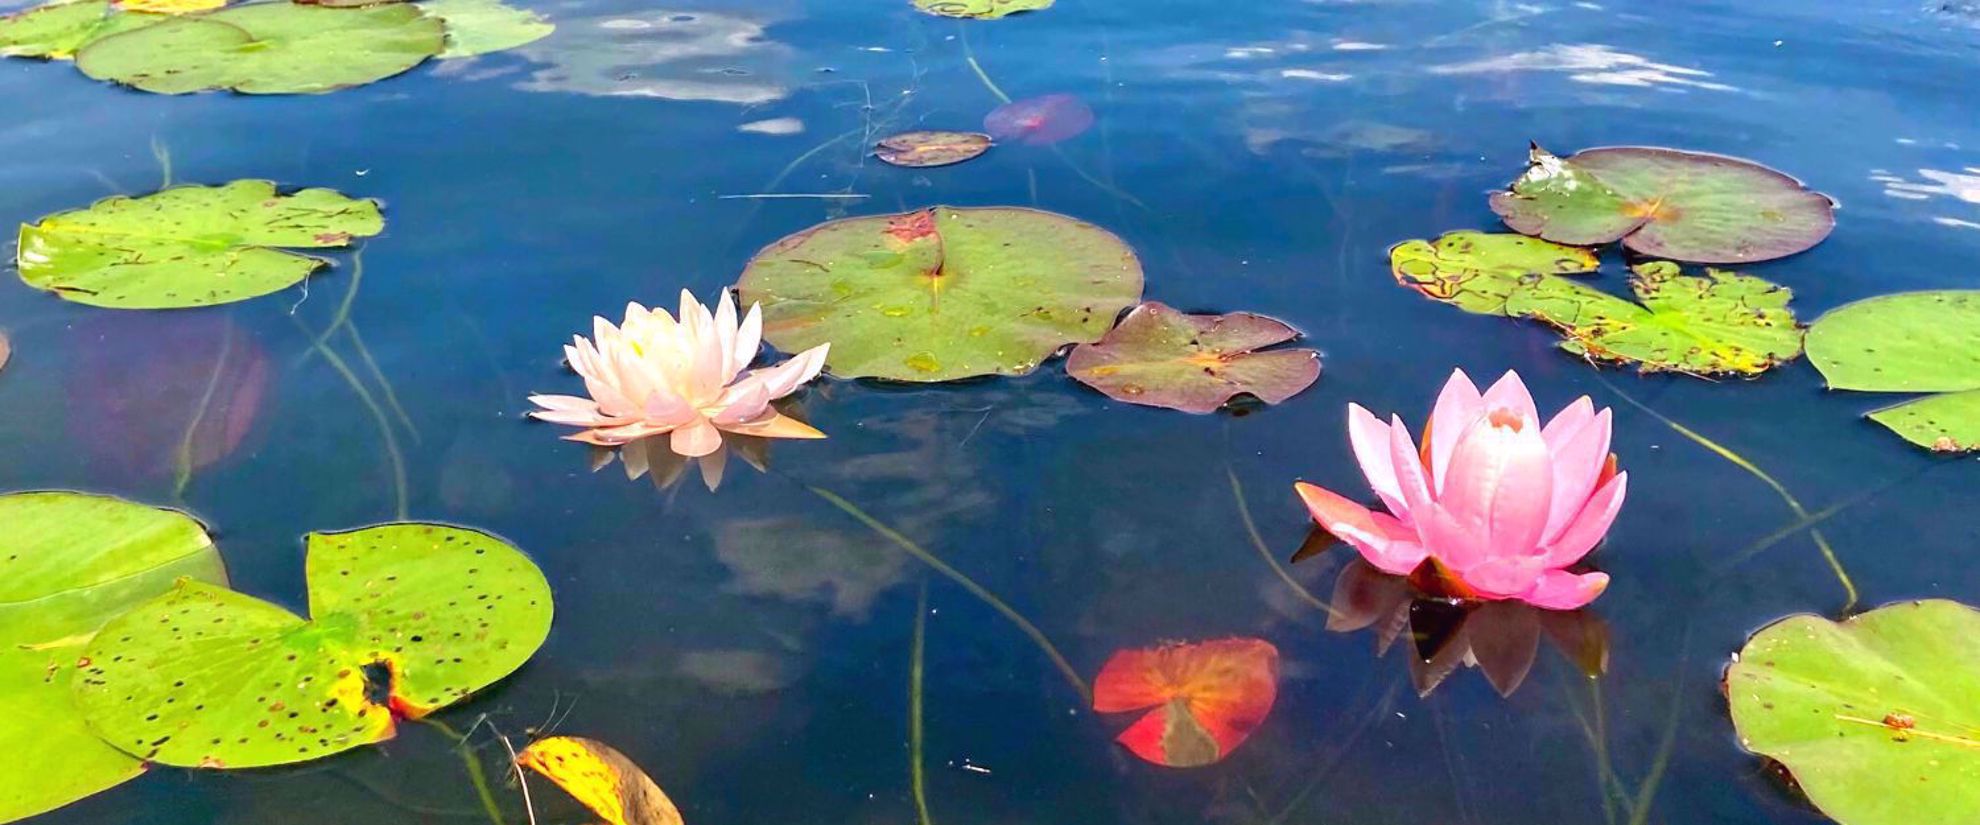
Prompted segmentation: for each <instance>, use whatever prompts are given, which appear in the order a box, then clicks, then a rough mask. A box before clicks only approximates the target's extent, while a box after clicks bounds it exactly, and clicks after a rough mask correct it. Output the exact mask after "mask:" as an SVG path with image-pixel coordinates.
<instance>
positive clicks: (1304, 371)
mask: <svg viewBox="0 0 1980 825" xmlns="http://www.w3.org/2000/svg"><path fill="white" fill-rule="evenodd" d="M1297 337H1299V331H1298V330H1296V329H1293V328H1292V327H1290V326H1288V325H1287V324H1286V323H1285V322H1284V321H1280V320H1278V319H1276V318H1268V317H1266V316H1263V315H1256V314H1253V313H1249V312H1233V313H1230V314H1229V315H1185V314H1183V313H1181V312H1177V311H1176V310H1174V309H1172V308H1170V307H1168V306H1167V305H1165V304H1161V303H1158V302H1155V301H1150V302H1148V303H1145V304H1142V305H1141V306H1138V307H1135V308H1134V311H1132V312H1129V313H1128V315H1127V317H1126V318H1124V319H1122V320H1121V323H1120V326H1117V327H1114V329H1113V330H1112V331H1111V332H1108V333H1107V335H1106V337H1104V338H1101V339H1100V340H1099V341H1098V342H1096V343H1092V344H1080V345H1079V346H1077V347H1074V348H1073V351H1072V355H1070V356H1068V357H1067V358H1066V372H1067V373H1068V374H1070V375H1071V376H1072V377H1073V379H1074V380H1077V381H1078V382H1080V383H1082V384H1085V385H1087V386H1089V387H1092V388H1094V389H1096V390H1099V391H1101V392H1103V393H1106V394H1107V396H1108V397H1109V398H1112V399H1114V400H1116V401H1125V402H1127V403H1130V404H1144V405H1147V406H1150V407H1167V408H1169V409H1172V410H1182V411H1183V412H1192V413H1208V412H1215V411H1216V410H1217V408H1219V407H1222V406H1223V405H1224V404H1225V403H1226V402H1228V401H1230V400H1231V399H1232V398H1235V397H1237V396H1239V395H1242V394H1246V393H1249V394H1251V395H1254V396H1257V397H1258V399H1259V400H1261V401H1264V402H1265V403H1267V404H1277V403H1279V402H1281V401H1284V400H1286V399H1288V398H1291V397H1293V396H1295V395H1298V394H1299V393H1300V391H1302V390H1305V389H1306V388H1307V387H1310V386H1312V385H1313V382H1314V381H1315V380H1318V379H1319V378H1320V353H1318V352H1315V351H1313V350H1310V349H1281V350H1272V351H1269V352H1258V350H1259V349H1262V348H1264V347H1269V346H1271V345H1273V344H1280V343H1284V342H1286V341H1290V340H1293V339H1294V338H1297Z"/></svg>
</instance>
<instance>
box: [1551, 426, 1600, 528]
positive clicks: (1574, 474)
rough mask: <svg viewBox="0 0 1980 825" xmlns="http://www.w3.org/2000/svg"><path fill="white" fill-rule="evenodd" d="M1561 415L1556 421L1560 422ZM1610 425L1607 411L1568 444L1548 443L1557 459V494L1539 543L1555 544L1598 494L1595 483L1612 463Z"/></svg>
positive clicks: (1555, 484)
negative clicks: (1605, 467) (1608, 464)
mask: <svg viewBox="0 0 1980 825" xmlns="http://www.w3.org/2000/svg"><path fill="white" fill-rule="evenodd" d="M1565 415H1567V413H1562V414H1561V416H1565ZM1561 416H1556V417H1555V419H1554V420H1556V421H1559V420H1560V418H1561ZM1610 426H1611V425H1610V415H1609V411H1608V410H1606V409H1605V410H1602V411H1601V412H1600V413H1597V414H1595V415H1594V416H1593V417H1592V419H1591V420H1590V421H1588V422H1587V423H1586V424H1585V425H1584V426H1582V427H1580V428H1579V429H1578V430H1577V431H1576V432H1575V433H1574V435H1573V437H1571V438H1569V439H1567V440H1566V442H1565V443H1563V442H1561V441H1549V442H1548V445H1549V446H1548V449H1549V450H1550V451H1551V452H1552V453H1553V456H1554V459H1553V460H1554V495H1553V501H1552V502H1551V503H1550V504H1549V505H1548V508H1547V529H1546V531H1544V532H1543V533H1542V534H1541V538H1540V541H1542V542H1544V543H1551V542H1553V541H1554V540H1555V539H1557V538H1558V537H1559V536H1560V534H1561V531H1563V530H1566V529H1567V526H1568V522H1569V521H1570V520H1572V519H1573V518H1574V517H1575V515H1576V514H1578V513H1580V512H1581V511H1582V509H1583V508H1584V507H1585V506H1587V504H1588V496H1589V494H1591V493H1593V492H1595V483H1596V482H1598V481H1600V480H1601V478H1602V468H1603V466H1604V465H1606V464H1607V463H1608V461H1609V437H1610Z"/></svg>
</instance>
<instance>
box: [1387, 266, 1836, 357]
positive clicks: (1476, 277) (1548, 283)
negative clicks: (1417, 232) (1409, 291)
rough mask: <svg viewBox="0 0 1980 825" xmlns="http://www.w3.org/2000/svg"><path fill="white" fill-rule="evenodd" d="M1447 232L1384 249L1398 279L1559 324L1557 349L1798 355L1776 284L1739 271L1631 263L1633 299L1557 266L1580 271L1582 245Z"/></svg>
mask: <svg viewBox="0 0 1980 825" xmlns="http://www.w3.org/2000/svg"><path fill="white" fill-rule="evenodd" d="M1504 237H1506V236H1496V235H1481V234H1478V233H1468V232H1454V233H1451V234H1449V235H1446V236H1445V237H1444V238H1441V239H1439V240H1438V242H1437V243H1436V244H1429V243H1426V242H1424V241H1406V242H1404V243H1401V244H1397V245H1396V246H1395V247H1394V248H1392V249H1391V250H1390V264H1391V267H1392V269H1393V271H1394V273H1395V276H1396V280H1397V281H1398V282H1400V283H1402V284H1403V285H1405V286H1409V287H1412V288H1415V289H1416V290H1417V291H1419V292H1421V293H1423V294H1424V295H1427V296H1429V297H1431V298H1435V299H1437V300H1440V301H1443V302H1445V303H1448V304H1452V305H1454V306H1457V307H1458V308H1460V309H1463V310H1465V311H1467V312H1473V313H1479V314H1487V315H1504V316H1507V317H1512V318H1533V319H1536V320H1539V321H1543V322H1545V323H1547V324H1548V325H1550V326H1552V327H1554V328H1555V329H1557V330H1559V331H1560V333H1561V334H1562V335H1563V336H1564V337H1565V338H1566V340H1564V341H1562V342H1561V348H1562V349H1565V350H1567V351H1569V352H1572V353H1574V354H1576V355H1581V356H1584V357H1587V358H1591V359H1595V360H1601V361H1614V362H1621V363H1633V364H1636V365H1637V368H1638V369H1639V370H1641V371H1643V372H1681V373H1685V374H1688V375H1757V374H1759V373H1762V372H1765V371H1767V370H1769V369H1772V368H1773V367H1774V366H1776V365H1778V364H1781V363H1783V362H1786V361H1790V360H1793V359H1794V358H1795V357H1797V356H1799V355H1800V354H1801V328H1800V327H1799V326H1798V325H1797V324H1796V322H1795V319H1794V314H1793V312H1792V311H1790V310H1789V309H1788V307H1787V304H1788V300H1789V298H1791V297H1792V296H1793V293H1791V292H1789V291H1788V290H1787V289H1786V288H1785V287H1782V286H1780V285H1778V284H1774V283H1772V282H1769V281H1766V280H1763V279H1760V278H1756V277H1753V276H1751V275H1743V274H1740V273H1737V272H1728V271H1723V270H1717V269H1708V270H1706V274H1705V275H1704V276H1703V277H1698V276H1690V275H1684V274H1682V273H1681V272H1680V271H1679V269H1678V266H1677V264H1674V263H1671V262H1669V261H1648V262H1645V263H1641V264H1637V265H1636V266H1635V267H1633V268H1632V277H1631V278H1630V288H1631V290H1632V291H1634V292H1635V294H1636V297H1637V299H1638V300H1639V301H1641V303H1640V304H1638V303H1632V302H1630V301H1627V300H1624V299H1622V298H1619V297H1616V296H1614V295H1610V294H1609V293H1606V292H1603V291H1601V290H1598V289H1595V288H1593V287H1590V286H1586V285H1584V284H1581V283H1577V282H1575V281H1574V280H1571V279H1568V278H1565V277H1562V276H1561V275H1559V274H1555V273H1578V272H1586V271H1588V270H1589V269H1591V268H1593V266H1594V263H1595V261H1594V257H1593V256H1592V255H1589V254H1588V253H1587V252H1586V250H1576V249H1573V248H1572V247H1565V246H1560V245H1557V244H1551V243H1547V242H1545V241H1534V240H1533V239H1525V240H1526V241H1527V242H1526V243H1524V244H1520V243H1513V242H1508V241H1504V240H1501V239H1502V238H1504Z"/></svg>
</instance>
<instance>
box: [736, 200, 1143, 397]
mask: <svg viewBox="0 0 1980 825" xmlns="http://www.w3.org/2000/svg"><path fill="white" fill-rule="evenodd" d="M737 286H738V289H739V290H740V292H741V293H742V301H743V303H744V304H750V303H758V302H760V303H761V304H762V305H763V337H764V338H765V339H766V340H768V341H769V342H770V343H771V344H773V345H775V346H776V347H777V348H778V349H781V350H784V351H786V352H799V351H802V350H805V349H809V348H811V347H813V346H817V345H819V344H824V343H827V342H830V343H831V345H832V351H831V354H830V355H829V356H827V360H826V362H825V364H826V367H827V368H828V369H830V370H831V371H832V373H833V374H834V375H838V376H840V377H844V378H859V377H872V378H887V379H892V380H896V381H950V380H954V379H958V378H969V377H971V376H977V375H1023V374H1025V373H1028V372H1030V371H1031V370H1033V369H1035V368H1036V367H1037V366H1038V364H1039V362H1041V361H1043V360H1044V359H1046V358H1047V357H1050V356H1051V355H1052V353H1053V352H1055V351H1057V350H1058V349H1059V348H1060V347H1062V346H1065V345H1067V344H1073V343H1083V342H1087V341H1094V340H1098V339H1099V338H1100V336H1102V335H1104V334H1106V332H1107V330H1108V329H1109V328H1111V327H1112V326H1113V323H1114V318H1115V316H1117V315H1119V314H1120V311H1121V310H1123V309H1125V308H1127V307H1128V306H1130V305H1132V304H1134V303H1135V302H1136V301H1139V300H1140V299H1141V262H1140V261H1138V260H1136V259H1135V256H1134V250H1132V249H1129V248H1128V246H1127V244H1125V243H1122V242H1121V239H1120V238H1117V237H1115V236H1114V235H1113V233H1111V232H1108V231H1106V230H1104V229H1101V228H1100V227H1097V226H1094V225H1092V224H1089V223H1084V222H1081V221H1076V220H1073V219H1072V218H1068V217H1066V216H1064V215H1056V214H1053V213H1050V212H1040V211H1037V210H1033V209H1019V208H1016V207H991V208H984V209H958V208H954V207H947V206H937V207H931V208H928V209H921V210H916V211H914V212H907V213H903V214H898V215H876V216H872V217H863V218H849V219H846V220H840V221H831V222H828V223H824V224H820V225H818V226H814V227H812V228H810V229H806V230H804V231H802V232H799V233H797V234H795V235H791V236H789V237H787V238H784V239H783V240H780V241H777V242H776V243H773V244H771V245H769V246H768V247H765V248H764V249H763V251H761V252H758V253H757V254H756V257H754V258H752V259H750V262H749V267H748V268H747V269H745V270H744V271H743V274H742V280H741V282H740V283H739V284H738V285H737Z"/></svg>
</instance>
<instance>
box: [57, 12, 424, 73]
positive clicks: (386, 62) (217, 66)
mask: <svg viewBox="0 0 1980 825" xmlns="http://www.w3.org/2000/svg"><path fill="white" fill-rule="evenodd" d="M445 48H446V27H445V26H444V24H442V23H441V20H440V18H439V17H436V16H429V15H427V14H426V13H424V12H422V11H421V10H420V9H419V7H417V6H414V5H412V4H409V3H388V4H385V5H378V6H365V7H362V8H338V7H331V6H314V5H310V6H306V5H298V4H296V3H283V2H267V3H249V4H247V5H242V6H234V7H231V8H224V9H220V10H218V11H214V12H209V13H206V14H198V15H187V16H183V17H175V18H172V19H171V20H167V21H164V22H161V23H158V24H156V25H152V26H145V27H143V28H140V29H136V30H134V31H128V32H124V33H122V34H117V35H113V36H110V37H104V38H100V39H97V40H95V41H93V42H91V43H90V44H89V45H87V46H85V47H84V48H83V49H82V51H79V52H77V53H76V68H78V69H81V70H82V72H83V74H86V75H89V76H90V77H92V78H95V79H97V80H108V81H113V82H116V83H122V84H124V85H126V86H131V87H133V88H137V89H142V90H144V91H147V92H155V93H158V94H173V95H175V94H186V93H188V92H201V91H208V90H214V89H231V90H233V91H237V92H241V93H244V94H319V93H322V92H333V91H336V90H338V89H344V88H349V87H351V86H362V85H364V84H366V83H371V82H374V81H378V80H383V79H385V78H388V77H391V76H393V75H396V74H399V73H400V72H403V71H406V70H407V69H410V68H412V67H414V66H417V65H419V64H420V63H421V62H423V61H425V60H426V59H427V58H429V57H433V56H435V55H437V54H439V53H440V52H441V51H443V50H445Z"/></svg>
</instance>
